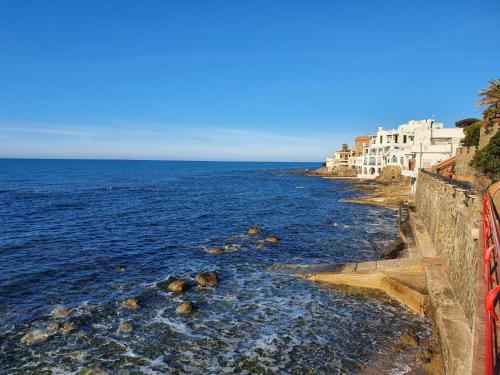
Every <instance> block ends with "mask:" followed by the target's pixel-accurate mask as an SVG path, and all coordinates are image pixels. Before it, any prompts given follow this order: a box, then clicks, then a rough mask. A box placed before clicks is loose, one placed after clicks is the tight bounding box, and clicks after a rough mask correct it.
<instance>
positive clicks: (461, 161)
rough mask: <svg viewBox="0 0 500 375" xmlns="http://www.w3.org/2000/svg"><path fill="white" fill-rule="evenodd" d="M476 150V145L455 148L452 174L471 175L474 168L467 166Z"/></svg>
mask: <svg viewBox="0 0 500 375" xmlns="http://www.w3.org/2000/svg"><path fill="white" fill-rule="evenodd" d="M476 151H477V147H474V146H472V147H460V148H459V149H457V155H456V157H457V160H456V162H455V170H454V174H455V175H456V176H473V175H474V169H473V168H472V167H471V166H469V163H470V162H471V160H472V158H473V157H474V154H475V153H476Z"/></svg>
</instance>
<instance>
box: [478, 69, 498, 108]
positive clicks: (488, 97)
mask: <svg viewBox="0 0 500 375" xmlns="http://www.w3.org/2000/svg"><path fill="white" fill-rule="evenodd" d="M479 95H480V96H481V99H479V100H478V102H477V103H478V104H479V105H480V106H484V107H486V109H485V110H484V112H483V114H484V116H485V117H486V118H490V117H496V115H497V114H500V78H497V79H492V80H490V81H489V82H488V88H487V89H483V90H481V91H480V92H479Z"/></svg>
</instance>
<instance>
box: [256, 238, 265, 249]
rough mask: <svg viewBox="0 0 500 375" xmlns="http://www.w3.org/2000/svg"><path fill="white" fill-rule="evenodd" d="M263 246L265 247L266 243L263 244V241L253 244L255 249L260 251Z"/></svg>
mask: <svg viewBox="0 0 500 375" xmlns="http://www.w3.org/2000/svg"><path fill="white" fill-rule="evenodd" d="M265 246H266V243H265V241H264V240H260V241H257V243H256V244H255V247H256V248H257V249H262V248H264V247H265Z"/></svg>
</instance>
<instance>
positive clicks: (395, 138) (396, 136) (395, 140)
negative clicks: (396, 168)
mask: <svg viewBox="0 0 500 375" xmlns="http://www.w3.org/2000/svg"><path fill="white" fill-rule="evenodd" d="M394 143H398V135H397V134H396V135H395V136H394Z"/></svg>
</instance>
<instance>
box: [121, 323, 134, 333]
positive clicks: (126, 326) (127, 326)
mask: <svg viewBox="0 0 500 375" xmlns="http://www.w3.org/2000/svg"><path fill="white" fill-rule="evenodd" d="M133 329H134V325H133V323H132V322H122V323H120V325H119V326H118V332H124V333H127V332H132V330H133Z"/></svg>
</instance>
